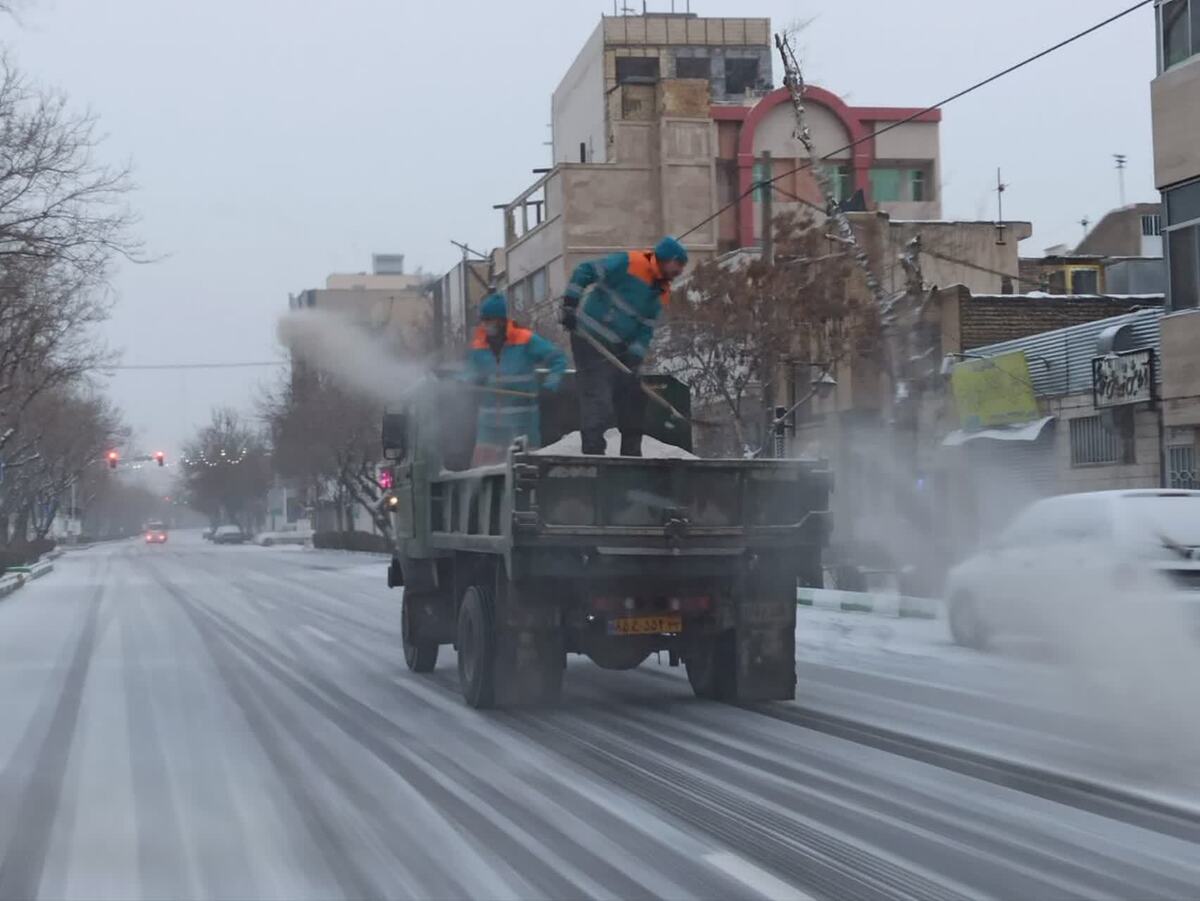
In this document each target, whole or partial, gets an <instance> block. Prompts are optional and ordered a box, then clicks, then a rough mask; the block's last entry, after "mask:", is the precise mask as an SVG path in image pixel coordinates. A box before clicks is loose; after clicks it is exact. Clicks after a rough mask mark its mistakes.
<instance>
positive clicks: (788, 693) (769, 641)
mask: <svg viewBox="0 0 1200 901" xmlns="http://www.w3.org/2000/svg"><path fill="white" fill-rule="evenodd" d="M736 635H737V638H736V667H737V682H736V685H737V700H738V701H790V700H792V699H794V698H795V697H796V633H795V630H794V629H792V628H790V627H785V628H779V627H775V628H753V627H745V626H743V627H741V628H739V629H738V630H737V632H736Z"/></svg>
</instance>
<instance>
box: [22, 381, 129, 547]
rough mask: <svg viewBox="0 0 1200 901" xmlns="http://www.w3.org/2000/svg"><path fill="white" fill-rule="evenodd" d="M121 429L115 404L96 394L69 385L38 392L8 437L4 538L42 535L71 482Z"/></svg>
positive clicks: (94, 462) (120, 434) (79, 477)
mask: <svg viewBox="0 0 1200 901" xmlns="http://www.w3.org/2000/svg"><path fill="white" fill-rule="evenodd" d="M125 434H126V429H125V427H124V426H123V425H122V423H121V420H120V416H119V414H118V413H117V411H116V409H115V408H114V407H113V406H112V404H111V403H110V402H109V401H108V400H107V399H105V398H104V397H102V396H100V395H97V394H95V393H92V392H83V391H80V390H77V389H73V388H72V389H64V388H57V389H54V390H52V391H47V392H45V393H43V394H41V395H40V396H39V397H38V399H37V400H36V401H34V402H33V403H32V404H31V405H30V407H29V415H28V416H27V417H26V419H25V420H24V422H23V424H22V428H21V431H20V433H19V434H18V435H17V437H16V438H15V439H14V440H13V442H12V446H14V447H17V448H19V449H20V451H19V453H18V454H17V455H16V456H14V457H13V458H11V459H10V460H9V461H7V462H6V463H5V466H4V470H3V479H2V480H0V487H2V488H3V491H2V492H0V519H2V520H3V523H4V525H5V528H4V529H3V532H4V533H5V537H6V539H7V543H9V544H13V543H16V544H20V543H23V542H24V541H26V540H27V539H29V538H31V537H32V538H44V537H46V535H47V533H48V532H49V530H50V527H51V525H52V523H53V522H54V518H55V517H56V516H57V515H58V513H59V510H60V507H61V506H62V505H63V504H64V502H65V501H66V500H67V498H68V497H69V491H70V489H71V488H72V486H73V485H76V484H78V483H80V482H81V481H82V480H83V479H84V477H85V475H86V474H87V473H88V472H89V470H94V469H96V468H98V466H99V464H100V462H101V460H102V458H103V454H104V451H105V450H106V449H107V448H109V447H112V446H113V445H114V444H116V443H118V442H119V441H120V440H121V438H122V437H123V436H124V435H125ZM76 502H77V503H79V498H78V497H77V498H76Z"/></svg>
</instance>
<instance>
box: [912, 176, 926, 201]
mask: <svg viewBox="0 0 1200 901" xmlns="http://www.w3.org/2000/svg"><path fill="white" fill-rule="evenodd" d="M910 178H911V181H910V182H909V185H910V188H911V190H912V199H913V201H914V202H916V203H924V202H925V201H926V200H928V199H929V198H928V197H927V196H926V194H927V191H926V184H925V170H924V169H913V170H912V173H911V175H910Z"/></svg>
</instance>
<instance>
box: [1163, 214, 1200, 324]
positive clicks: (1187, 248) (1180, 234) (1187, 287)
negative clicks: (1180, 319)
mask: <svg viewBox="0 0 1200 901" xmlns="http://www.w3.org/2000/svg"><path fill="white" fill-rule="evenodd" d="M1168 235H1169V237H1168V239H1167V274H1168V279H1169V285H1170V294H1171V309H1172V310H1190V309H1193V308H1195V307H1197V306H1200V248H1198V247H1197V241H1198V239H1200V227H1197V226H1195V225H1191V226H1188V227H1187V228H1179V229H1173V230H1172V231H1170V232H1169V233H1168Z"/></svg>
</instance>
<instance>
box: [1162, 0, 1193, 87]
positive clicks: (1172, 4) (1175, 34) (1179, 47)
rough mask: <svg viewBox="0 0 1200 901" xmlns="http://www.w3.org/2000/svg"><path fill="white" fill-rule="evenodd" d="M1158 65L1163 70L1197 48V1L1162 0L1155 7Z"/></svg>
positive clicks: (1186, 58) (1176, 63) (1182, 60)
mask: <svg viewBox="0 0 1200 901" xmlns="http://www.w3.org/2000/svg"><path fill="white" fill-rule="evenodd" d="M1158 31H1159V64H1160V66H1161V67H1162V69H1163V70H1164V71H1165V70H1167V69H1170V68H1171V67H1172V66H1177V65H1179V64H1180V63H1182V62H1184V61H1185V60H1188V59H1190V58H1191V57H1192V56H1193V55H1195V54H1196V52H1197V51H1200V2H1196V0H1164V2H1163V3H1162V4H1161V5H1160V6H1159V8H1158Z"/></svg>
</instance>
